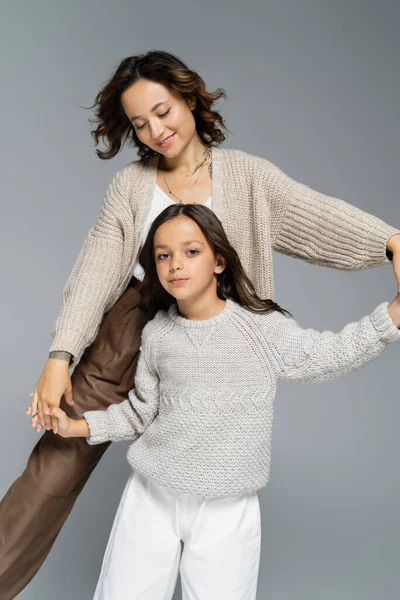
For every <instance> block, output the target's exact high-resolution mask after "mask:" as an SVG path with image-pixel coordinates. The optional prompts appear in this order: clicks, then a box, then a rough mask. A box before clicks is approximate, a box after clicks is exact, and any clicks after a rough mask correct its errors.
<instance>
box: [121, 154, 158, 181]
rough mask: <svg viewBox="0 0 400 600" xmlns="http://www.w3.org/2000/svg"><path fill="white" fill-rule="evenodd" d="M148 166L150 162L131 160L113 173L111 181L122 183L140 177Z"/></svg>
mask: <svg viewBox="0 0 400 600" xmlns="http://www.w3.org/2000/svg"><path fill="white" fill-rule="evenodd" d="M150 164H151V161H150V160H141V159H137V160H132V161H131V162H129V163H128V164H126V165H125V166H123V167H122V168H121V169H120V170H119V171H117V172H116V173H115V175H114V176H113V180H117V181H120V182H122V181H129V180H133V179H135V178H137V177H140V176H141V175H142V174H143V173H144V172H145V171H146V170H147V168H148V167H149V165H150Z"/></svg>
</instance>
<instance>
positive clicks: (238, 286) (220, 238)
mask: <svg viewBox="0 0 400 600" xmlns="http://www.w3.org/2000/svg"><path fill="white" fill-rule="evenodd" d="M180 215H184V216H185V217H189V219H192V220H193V221H194V222H195V223H197V225H198V226H199V227H200V229H201V231H202V232H203V234H204V237H205V238H206V240H207V241H208V243H209V244H210V246H211V248H212V249H213V252H214V253H215V255H217V254H219V255H221V256H223V258H224V259H225V260H226V267H225V269H224V271H223V272H222V273H219V274H217V275H216V277H217V294H218V297H219V298H221V299H223V300H226V299H227V298H229V299H230V300H233V301H234V302H237V303H238V304H240V305H241V306H244V307H245V308H247V309H249V310H251V311H253V312H257V313H265V312H268V311H271V310H277V311H279V312H281V313H282V314H284V313H287V314H290V313H289V312H288V311H287V310H285V309H283V308H281V307H280V306H279V305H278V304H276V302H274V301H273V300H268V299H267V300H263V299H261V298H259V296H258V295H257V293H256V291H255V289H254V286H253V284H252V282H251V280H250V279H249V277H248V276H247V275H246V273H245V271H244V269H243V266H242V263H241V262H240V259H239V256H238V254H237V252H236V250H235V249H234V248H233V246H232V245H231V244H230V243H229V241H228V238H227V236H226V233H225V231H224V228H223V227H222V224H221V222H220V220H219V219H218V217H217V216H216V215H215V213H214V212H213V211H212V210H210V209H209V208H207V206H203V205H200V204H196V205H194V204H172V205H171V206H168V208H166V209H165V210H163V212H162V213H161V214H160V215H159V216H158V217H157V218H156V219H155V220H154V221H153V224H152V226H151V228H150V231H149V234H148V236H147V238H146V241H145V243H144V245H143V248H142V250H141V252H140V254H139V262H140V264H141V266H142V267H143V269H144V272H145V275H144V279H143V283H142V285H141V303H140V308H141V309H142V310H144V311H145V312H146V313H147V315H148V317H149V319H152V318H153V317H154V316H155V314H156V313H157V312H158V311H159V310H161V309H164V310H166V309H168V308H169V307H170V306H171V305H172V304H174V303H176V300H175V298H174V297H173V296H171V295H170V294H168V292H167V291H166V290H165V289H164V288H163V287H162V285H161V283H160V281H159V279H158V275H157V269H156V262H155V256H154V236H155V233H156V231H157V229H158V228H159V227H160V226H161V225H162V224H163V223H165V222H166V221H169V220H171V219H175V218H176V217H178V216H180Z"/></svg>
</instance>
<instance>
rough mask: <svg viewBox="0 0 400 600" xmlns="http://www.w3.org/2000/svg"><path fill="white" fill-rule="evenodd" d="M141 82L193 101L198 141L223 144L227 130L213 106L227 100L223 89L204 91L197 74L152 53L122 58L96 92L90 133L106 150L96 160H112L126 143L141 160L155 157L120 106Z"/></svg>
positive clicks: (172, 59)
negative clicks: (135, 148)
mask: <svg viewBox="0 0 400 600" xmlns="http://www.w3.org/2000/svg"><path fill="white" fill-rule="evenodd" d="M142 79H148V80H149V81H155V82H156V83H161V84H162V85H164V86H165V87H166V88H168V89H169V90H174V91H176V92H179V93H180V94H181V95H182V96H183V97H184V98H185V99H186V101H188V100H192V99H195V100H196V106H195V108H194V109H193V111H192V113H193V116H194V119H195V122H196V130H197V133H198V135H199V137H200V140H201V141H202V142H203V144H205V145H208V146H210V145H211V144H213V143H216V144H220V143H221V142H223V141H224V139H225V135H224V134H223V132H222V129H221V128H223V129H225V130H226V131H228V129H227V128H226V126H225V123H224V120H223V118H222V116H221V115H220V113H219V112H217V111H216V110H215V109H213V107H212V105H213V104H214V102H216V101H217V100H219V99H220V98H226V94H225V91H224V90H223V89H222V88H218V89H217V90H215V91H214V92H209V91H207V90H206V86H205V83H204V81H203V79H202V78H201V77H200V75H199V74H198V73H196V71H193V70H191V69H189V68H188V67H187V66H186V65H185V63H183V62H182V61H181V60H180V59H179V58H177V57H176V56H173V55H172V54H169V53H168V52H162V51H159V50H152V51H150V52H147V53H146V54H138V55H136V56H129V57H128V58H125V59H124V60H123V61H122V62H121V63H120V64H119V65H118V67H117V68H116V70H115V72H114V73H113V75H112V76H111V78H110V79H109V81H108V82H107V83H106V84H105V85H104V86H103V88H102V89H101V90H100V91H99V93H98V94H97V96H96V99H95V102H94V104H93V105H92V106H91V107H89V108H90V109H95V117H96V118H95V120H94V123H95V124H97V126H96V128H95V129H93V130H92V132H91V133H92V136H93V138H94V140H95V144H96V146H97V145H98V144H99V142H100V141H102V142H103V143H104V145H105V146H106V148H107V149H106V150H96V153H97V156H98V157H99V158H102V159H104V160H106V159H109V158H112V157H113V156H115V155H116V154H117V153H118V152H119V151H120V150H121V148H122V147H123V146H124V145H125V144H126V145H129V146H136V147H137V148H138V154H139V156H140V158H141V159H143V160H144V159H146V158H149V157H150V156H152V155H154V154H156V153H155V152H154V151H153V150H151V149H150V148H148V147H147V146H145V145H144V144H143V143H142V142H141V141H140V140H139V138H138V136H137V135H136V132H135V129H134V127H133V125H132V123H131V122H130V121H129V119H128V117H127V116H126V115H125V113H124V110H123V108H122V104H121V95H122V94H123V93H124V92H125V90H127V89H128V88H129V87H131V86H132V85H133V84H134V83H136V82H137V81H139V80H142Z"/></svg>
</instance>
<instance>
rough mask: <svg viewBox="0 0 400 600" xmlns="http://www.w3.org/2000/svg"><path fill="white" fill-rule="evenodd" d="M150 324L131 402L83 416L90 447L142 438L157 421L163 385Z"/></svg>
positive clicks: (141, 350)
mask: <svg viewBox="0 0 400 600" xmlns="http://www.w3.org/2000/svg"><path fill="white" fill-rule="evenodd" d="M151 329H152V323H151V321H150V322H149V323H148V324H147V325H146V326H145V327H144V329H143V332H142V345H141V348H140V355H139V360H138V365H137V369H136V375H135V384H134V385H135V387H134V389H132V390H131V391H130V392H129V394H128V398H127V399H126V400H124V401H123V402H120V403H119V404H112V405H111V406H109V407H108V409H107V410H104V411H103V410H92V411H88V412H85V413H84V414H83V417H84V419H86V422H87V424H88V426H89V432H90V436H89V437H88V438H87V442H88V443H89V444H90V445H95V444H102V443H103V442H108V441H111V442H119V441H122V440H132V439H135V438H137V437H139V436H140V435H141V434H142V433H143V432H144V431H145V430H146V429H147V427H148V426H149V425H150V424H151V423H152V422H153V420H154V419H155V418H156V416H157V414H158V410H159V405H160V392H159V390H160V385H159V384H160V382H159V377H158V371H157V368H156V365H155V358H154V356H155V353H154V352H153V349H152V348H153V347H154V345H153V338H154V335H153V334H152V333H151Z"/></svg>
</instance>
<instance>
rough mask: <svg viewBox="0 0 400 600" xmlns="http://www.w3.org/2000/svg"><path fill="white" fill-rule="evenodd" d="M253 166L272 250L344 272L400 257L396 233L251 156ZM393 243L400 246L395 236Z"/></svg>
mask: <svg viewBox="0 0 400 600" xmlns="http://www.w3.org/2000/svg"><path fill="white" fill-rule="evenodd" d="M253 166H254V173H253V180H254V181H255V182H256V184H258V185H260V186H262V188H263V190H265V195H266V198H267V201H268V206H269V207H270V211H271V233H272V244H273V248H274V250H276V251H277V252H281V253H282V254H288V255H289V256H293V257H295V258H301V259H303V260H306V261H308V262H311V263H313V264H318V265H323V266H326V267H333V268H336V269H344V270H349V271H357V270H360V269H364V268H366V267H374V266H377V265H382V264H385V263H387V262H388V261H389V259H392V256H393V252H394V251H396V252H399V254H400V244H399V243H398V244H393V242H394V240H393V239H391V238H393V236H394V235H396V234H400V231H399V230H398V229H395V228H394V227H391V226H389V225H387V224H386V223H385V222H384V221H382V220H381V219H378V218H377V217H374V216H373V215H370V214H368V213H366V212H364V211H362V210H360V209H358V208H356V207H355V206H352V205H351V204H348V203H346V202H344V201H343V200H339V199H337V198H333V197H330V196H327V195H324V194H321V193H319V192H316V191H314V190H312V189H311V188H309V187H307V186H306V185H303V184H301V183H298V182H296V181H294V180H292V179H291V178H290V177H288V176H287V175H285V174H284V173H283V172H282V171H281V170H280V169H279V168H278V167H277V166H276V165H274V164H273V163H271V162H269V161H266V160H265V159H262V158H256V160H255V163H254V165H253ZM395 239H396V240H398V241H399V242H400V236H398V237H397V238H395ZM389 240H390V242H389ZM388 246H389V247H388ZM399 287H400V281H399Z"/></svg>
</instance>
